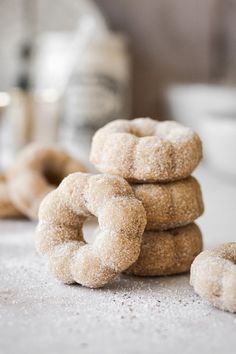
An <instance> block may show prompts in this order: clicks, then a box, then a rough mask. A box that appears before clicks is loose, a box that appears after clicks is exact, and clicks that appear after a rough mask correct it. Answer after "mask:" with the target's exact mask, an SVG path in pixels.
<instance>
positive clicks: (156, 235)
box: [126, 223, 202, 276]
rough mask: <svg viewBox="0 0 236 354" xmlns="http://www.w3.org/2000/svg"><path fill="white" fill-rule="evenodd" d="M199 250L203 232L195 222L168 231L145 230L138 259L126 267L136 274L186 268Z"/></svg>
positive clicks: (160, 273)
mask: <svg viewBox="0 0 236 354" xmlns="http://www.w3.org/2000/svg"><path fill="white" fill-rule="evenodd" d="M201 251H202V235H201V231H200V229H199V228H198V226H197V225H196V224H193V223H192V224H189V225H187V226H183V227H178V228H176V229H172V230H168V231H159V232H158V231H145V232H144V235H143V240H142V245H141V252H140V255H139V258H138V260H137V261H136V262H135V263H134V264H133V265H132V266H131V267H130V268H129V269H128V270H127V271H126V273H128V274H133V275H139V276H160V275H171V274H179V273H185V272H189V270H190V266H191V264H192V262H193V260H194V258H195V257H196V256H197V255H198V254H199V253H200V252H201Z"/></svg>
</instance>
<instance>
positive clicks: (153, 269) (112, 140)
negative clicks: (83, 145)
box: [90, 118, 204, 276]
mask: <svg viewBox="0 0 236 354" xmlns="http://www.w3.org/2000/svg"><path fill="white" fill-rule="evenodd" d="M201 158H202V144H201V140H200V138H199V137H198V135H197V134H196V133H194V132H193V131H192V130H191V129H189V128H187V127H184V126H182V125H180V124H178V123H177V122H174V121H164V122H159V121H156V120H152V119H150V118H138V119H134V120H131V121H128V120H116V121H113V122H111V123H109V124H107V125H106V126H104V127H103V128H101V129H100V130H98V131H97V132H96V134H95V136H94V138H93V142H92V147H91V155H90V160H91V162H92V163H93V164H94V165H95V167H96V168H97V169H98V170H99V171H100V172H102V173H106V174H112V175H117V176H120V177H123V178H124V179H126V180H127V181H128V182H129V183H130V185H131V187H132V189H133V191H134V194H135V197H136V198H137V199H139V200H140V201H141V202H142V204H143V206H144V208H145V211H146V215H147V224H146V228H145V231H144V234H143V237H142V244H141V250H140V255H139V257H138V259H137V260H136V262H135V263H133V264H132V265H131V266H130V267H129V268H128V269H127V270H125V272H126V273H129V274H133V275H138V276H159V275H170V274H178V273H184V272H187V271H189V270H190V266H191V264H192V262H193V260H194V258H195V257H196V256H197V255H198V254H199V253H200V252H201V251H202V235H201V231H200V229H199V227H198V226H197V225H196V224H195V223H194V220H195V219H197V218H198V217H199V216H200V215H201V214H202V213H203V210H204V206H203V200H202V194H201V189H200V185H199V183H198V181H197V180H196V179H195V178H194V177H192V176H191V173H192V172H193V171H194V169H195V168H196V167H197V165H198V163H199V162H200V160H201Z"/></svg>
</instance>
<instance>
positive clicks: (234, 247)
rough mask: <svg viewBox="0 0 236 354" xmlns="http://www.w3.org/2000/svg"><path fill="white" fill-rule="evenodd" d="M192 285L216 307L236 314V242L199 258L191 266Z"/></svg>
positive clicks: (210, 251)
mask: <svg viewBox="0 0 236 354" xmlns="http://www.w3.org/2000/svg"><path fill="white" fill-rule="evenodd" d="M190 284H191V285H192V286H193V288H194V290H195V292H196V293H197V294H198V295H200V296H201V297H202V298H203V299H205V300H207V301H209V302H210V303H211V304H213V305H214V306H216V307H218V308H219V309H221V310H225V311H229V312H236V242H231V243H225V244H223V245H220V246H218V247H216V248H215V249H213V250H207V251H204V252H202V253H201V254H200V255H199V256H197V258H196V259H195V261H194V262H193V264H192V266H191V277H190Z"/></svg>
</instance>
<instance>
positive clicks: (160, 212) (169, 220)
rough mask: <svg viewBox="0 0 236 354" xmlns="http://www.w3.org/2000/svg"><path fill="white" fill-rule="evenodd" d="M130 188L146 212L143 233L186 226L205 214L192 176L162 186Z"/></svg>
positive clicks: (151, 184) (135, 186)
mask: <svg viewBox="0 0 236 354" xmlns="http://www.w3.org/2000/svg"><path fill="white" fill-rule="evenodd" d="M132 188H133V190H134V193H135V196H136V197H137V198H138V199H139V200H140V201H141V202H142V203H143V206H144V208H145V210H146V213H147V225H146V230H168V229H171V228H176V227H178V226H183V225H187V224H189V223H191V222H193V221H194V220H196V219H197V218H198V217H199V216H200V215H202V213H203V211H204V206H203V200H202V193H201V188H200V185H199V183H198V182H197V180H196V179H195V178H194V177H188V178H185V179H183V180H180V181H175V182H170V183H165V184H164V183H159V184H158V183H155V184H154V183H148V184H133V185H132Z"/></svg>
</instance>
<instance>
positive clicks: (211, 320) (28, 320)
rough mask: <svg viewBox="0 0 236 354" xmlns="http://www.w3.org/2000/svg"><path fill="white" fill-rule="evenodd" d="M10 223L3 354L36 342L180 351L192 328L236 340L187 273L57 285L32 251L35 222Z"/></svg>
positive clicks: (1, 285)
mask: <svg viewBox="0 0 236 354" xmlns="http://www.w3.org/2000/svg"><path fill="white" fill-rule="evenodd" d="M17 226H18V227H16V226H14V225H13V223H11V224H10V223H9V224H8V223H4V224H1V225H0V228H1V230H0V232H1V236H0V279H1V282H0V333H1V334H2V336H1V338H2V339H0V344H2V345H3V346H2V347H3V348H4V347H5V348H7V350H6V351H5V352H4V354H5V353H11V354H12V353H14V352H16V351H17V352H18V353H19V350H25V349H26V348H29V347H30V348H31V349H32V348H33V347H32V345H33V344H35V343H37V350H38V352H37V351H36V353H39V352H40V351H41V350H43V349H45V348H46V349H47V350H48V352H49V348H50V353H54V352H55V353H56V352H57V353H60V352H63V350H68V348H69V349H70V353H76V352H77V350H78V349H81V350H82V349H83V352H86V353H87V352H88V353H94V352H102V353H103V354H106V353H109V352H112V353H120V352H121V351H122V350H126V352H127V353H133V352H134V351H132V348H134V347H135V348H137V351H135V352H137V353H141V352H144V351H145V353H152V352H153V345H155V346H158V347H159V348H160V346H162V347H161V348H162V351H160V352H161V353H167V352H168V351H169V350H170V346H171V345H172V346H175V345H178V346H180V345H182V348H184V342H185V341H186V340H187V342H188V343H191V341H192V336H193V334H194V333H197V340H198V341H199V343H200V344H201V342H202V341H204V340H209V342H211V338H213V336H215V337H216V339H217V338H218V337H217V336H216V334H217V333H218V331H219V330H220V331H221V332H222V333H221V334H222V336H224V335H225V336H226V331H228V333H229V337H228V338H227V341H229V342H230V340H231V343H232V341H234V344H236V342H235V341H236V340H235V336H233V337H232V339H230V338H231V337H230V331H229V329H230V328H231V327H232V326H233V330H234V331H235V316H233V315H231V314H227V313H224V312H221V311H218V310H215V309H214V308H213V307H211V306H209V305H208V304H207V303H205V302H203V301H202V300H201V299H200V298H199V297H198V296H197V295H195V294H194V293H193V290H192V288H191V287H190V286H189V276H188V275H184V276H175V277H165V278H136V277H132V278H131V277H128V276H123V275H122V276H121V277H120V278H117V279H116V280H115V281H114V282H113V283H111V284H109V285H107V286H106V287H105V288H103V289H96V290H91V289H87V288H84V287H81V286H78V285H73V286H67V285H63V284H61V283H59V282H58V281H56V280H55V279H54V278H53V277H52V276H51V275H50V273H49V272H48V270H47V266H46V264H45V261H44V260H43V259H42V258H41V257H39V256H38V255H37V254H36V252H35V250H34V245H33V238H32V233H33V231H34V225H33V224H32V223H29V222H21V224H20V223H19V224H17ZM90 226H91V225H90ZM5 230H7V232H3V231H5ZM19 239H20V240H21V245H20V243H19ZM233 333H235V332H233ZM12 338H14V341H12ZM225 338H226V337H225ZM15 341H17V343H18V344H17V346H15V345H14V342H15ZM181 343H182V344H181ZM219 348H220V347H219ZM203 352H204V351H203ZM34 353H35V352H34ZM216 353H218V351H216Z"/></svg>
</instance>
